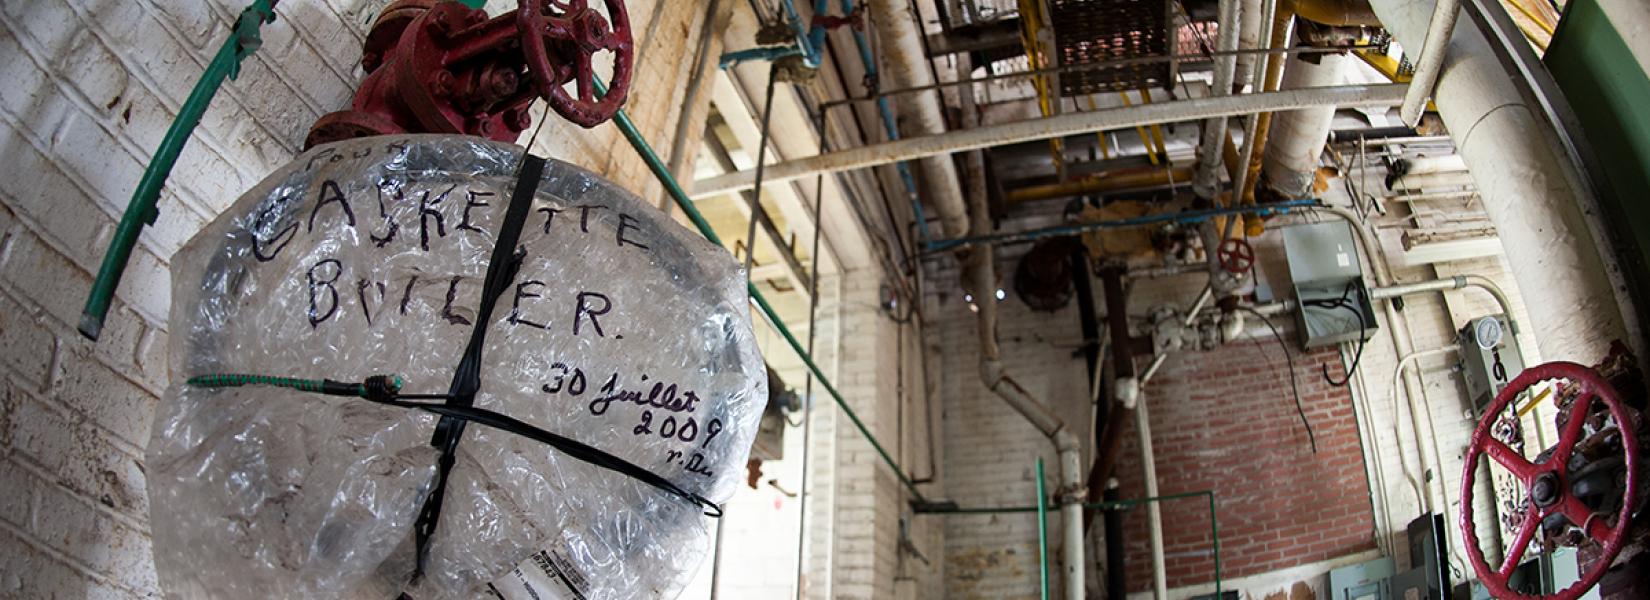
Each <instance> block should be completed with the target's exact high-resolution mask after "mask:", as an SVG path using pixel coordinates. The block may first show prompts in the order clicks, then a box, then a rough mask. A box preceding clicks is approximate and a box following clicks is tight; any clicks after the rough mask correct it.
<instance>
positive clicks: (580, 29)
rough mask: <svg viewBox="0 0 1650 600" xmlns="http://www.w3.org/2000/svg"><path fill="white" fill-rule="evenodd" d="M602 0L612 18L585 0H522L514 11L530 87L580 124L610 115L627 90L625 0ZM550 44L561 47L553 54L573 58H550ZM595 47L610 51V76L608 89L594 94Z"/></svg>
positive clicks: (629, 56)
mask: <svg viewBox="0 0 1650 600" xmlns="http://www.w3.org/2000/svg"><path fill="white" fill-rule="evenodd" d="M605 2H606V3H607V14H608V15H610V16H611V17H612V19H613V20H612V23H609V22H608V20H607V19H606V18H603V17H602V15H601V13H599V12H597V11H595V10H593V9H591V8H590V7H589V5H588V0H565V1H563V0H521V2H520V8H518V9H517V13H516V27H517V29H518V30H519V31H520V35H521V48H522V53H523V54H524V55H525V56H526V58H527V72H528V74H529V75H530V76H532V78H533V86H534V89H535V90H537V91H538V93H539V95H540V96H542V97H543V98H544V99H545V101H547V102H549V103H550V108H552V109H555V111H556V114H559V115H561V116H562V118H564V119H567V120H569V121H572V122H574V123H578V124H579V125H582V126H584V127H595V126H596V125H599V124H601V123H602V122H603V121H606V120H608V119H611V118H613V115H614V114H615V113H617V112H619V107H621V106H624V100H625V96H626V95H627V94H628V93H629V91H630V70H631V63H632V61H633V59H634V57H633V56H632V48H633V44H632V43H631V39H630V17H629V15H628V14H626V13H625V8H624V0H605ZM552 45H554V47H556V48H557V49H559V50H562V52H558V53H557V56H573V57H575V58H574V60H573V64H571V65H565V64H561V63H560V62H559V61H555V60H551V47H552ZM599 52H612V53H613V77H612V79H611V80H610V81H608V90H607V95H606V96H603V97H602V98H600V99H597V98H596V83H595V77H596V72H595V68H594V66H593V64H594V60H593V59H594V58H595V55H596V54H597V53H599ZM570 81H571V82H573V83H574V85H575V87H576V88H577V89H578V97H576V98H575V97H573V96H572V95H569V94H568V93H567V90H566V89H563V88H562V86H563V85H565V84H566V83H568V82H570Z"/></svg>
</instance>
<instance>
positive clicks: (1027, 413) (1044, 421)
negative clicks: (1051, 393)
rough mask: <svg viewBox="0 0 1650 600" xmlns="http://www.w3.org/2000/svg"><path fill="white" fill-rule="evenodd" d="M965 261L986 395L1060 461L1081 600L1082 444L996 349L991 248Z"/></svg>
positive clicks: (979, 217) (1069, 582)
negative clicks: (1032, 430)
mask: <svg viewBox="0 0 1650 600" xmlns="http://www.w3.org/2000/svg"><path fill="white" fill-rule="evenodd" d="M975 196H976V198H977V200H976V202H974V204H975V213H974V215H975V216H974V220H975V223H976V224H983V225H985V227H989V219H990V217H989V215H988V213H987V211H986V209H985V206H984V199H983V194H976V195H975ZM966 261H967V263H968V267H967V268H968V271H967V275H968V279H969V281H970V283H971V287H972V289H973V290H974V294H975V296H976V297H978V298H982V301H980V302H978V303H976V304H975V306H976V307H978V308H979V312H978V316H979V336H980V381H981V382H982V383H984V384H985V387H986V389H989V390H991V392H992V393H994V394H996V395H997V396H998V397H1000V398H1002V399H1003V401H1004V402H1006V403H1008V405H1009V406H1010V407H1011V408H1013V409H1014V410H1015V411H1017V412H1019V413H1020V414H1021V415H1022V416H1024V417H1025V419H1026V421H1028V422H1030V423H1031V425H1032V426H1033V427H1036V428H1037V431H1039V432H1042V434H1043V435H1045V436H1047V437H1048V438H1049V440H1050V441H1052V442H1053V443H1054V449H1055V452H1056V453H1057V454H1058V455H1059V465H1060V487H1059V489H1058V490H1057V495H1058V496H1059V501H1060V519H1061V525H1062V527H1063V528H1064V530H1065V556H1064V558H1063V562H1064V565H1063V566H1062V569H1063V571H1064V575H1065V576H1064V581H1065V587H1066V597H1067V598H1071V599H1073V600H1078V599H1081V598H1082V597H1083V587H1084V583H1083V582H1084V574H1083V568H1084V566H1083V565H1084V562H1083V550H1084V548H1083V517H1082V510H1083V498H1084V488H1083V479H1082V477H1083V476H1082V468H1083V467H1082V444H1081V442H1079V441H1078V439H1077V435H1076V434H1075V433H1073V432H1072V430H1071V429H1070V428H1068V427H1066V425H1065V423H1064V422H1062V421H1061V420H1060V418H1059V417H1057V416H1055V415H1054V412H1053V411H1052V410H1050V409H1049V408H1048V406H1047V405H1046V404H1044V403H1042V402H1041V401H1038V400H1037V399H1036V398H1033V397H1032V396H1031V394H1030V393H1029V392H1027V391H1026V389H1025V388H1024V387H1022V386H1021V385H1020V383H1019V382H1018V381H1015V380H1014V378H1013V377H1012V376H1010V375H1009V374H1008V372H1007V371H1006V370H1005V369H1004V368H1003V363H1002V351H1001V349H1000V347H999V346H998V345H997V303H996V302H992V301H991V300H990V298H991V291H990V290H994V289H996V286H997V275H996V265H995V264H993V261H995V252H993V248H992V247H991V246H990V245H982V246H980V247H978V248H975V249H974V250H973V252H972V253H971V254H970V256H969V257H968V258H967V259H966Z"/></svg>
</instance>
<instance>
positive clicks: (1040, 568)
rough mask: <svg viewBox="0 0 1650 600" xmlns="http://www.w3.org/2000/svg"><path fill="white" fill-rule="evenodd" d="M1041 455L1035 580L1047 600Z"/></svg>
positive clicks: (1039, 460)
mask: <svg viewBox="0 0 1650 600" xmlns="http://www.w3.org/2000/svg"><path fill="white" fill-rule="evenodd" d="M1044 485H1045V484H1044V482H1043V457H1041V456H1039V457H1037V581H1038V583H1039V584H1040V585H1041V588H1040V589H1042V591H1043V600H1048V499H1047V498H1046V497H1045V495H1046V494H1047V493H1048V492H1047V491H1045V490H1044V489H1043V486H1044Z"/></svg>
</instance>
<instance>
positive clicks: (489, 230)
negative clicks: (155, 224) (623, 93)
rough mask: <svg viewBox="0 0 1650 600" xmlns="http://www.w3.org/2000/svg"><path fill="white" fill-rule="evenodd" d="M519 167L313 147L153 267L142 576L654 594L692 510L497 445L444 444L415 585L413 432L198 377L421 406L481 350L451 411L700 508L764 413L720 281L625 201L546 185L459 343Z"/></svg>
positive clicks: (369, 148) (452, 141)
mask: <svg viewBox="0 0 1650 600" xmlns="http://www.w3.org/2000/svg"><path fill="white" fill-rule="evenodd" d="M521 153H522V150H521V149H520V148H518V147H515V146H511V145H506V144H499V143H493V142H488V141H484V140H480V139H476V138H460V137H449V136H407V137H399V138H368V139H362V140H354V141H348V142H340V143H337V144H332V145H329V146H323V147H320V148H316V149H314V150H311V151H310V152H308V153H306V154H304V155H303V156H300V157H298V159H296V160H295V161H294V162H293V163H292V164H290V165H288V166H286V167H284V168H282V169H280V170H279V171H277V172H276V173H274V174H273V175H271V176H270V177H269V178H267V179H265V180H264V181H263V182H262V183H260V184H259V185H258V186H257V187H255V188H254V189H253V190H252V191H250V192H248V193H247V194H246V195H245V196H243V197H242V198H241V199H240V200H238V201H237V202H236V203H235V204H234V206H232V207H231V208H230V209H229V210H228V211H226V212H225V213H224V215H223V216H221V217H219V218H218V219H217V220H216V221H214V222H213V223H212V224H211V225H209V226H207V227H206V229H205V230H204V231H202V232H201V233H200V234H199V235H197V236H196V237H195V238H194V239H193V240H191V241H190V242H189V244H188V245H187V246H186V247H185V248H184V249H183V250H181V251H180V252H179V253H178V254H177V256H176V257H175V259H174V261H173V267H172V269H173V306H172V315H171V323H172V342H171V348H170V349H169V350H170V352H171V364H172V369H173V380H174V384H173V386H172V388H171V389H170V390H168V392H167V395H166V398H165V399H164V401H163V403H162V406H161V408H160V412H159V414H158V415H157V417H156V421H155V424H154V429H153V434H152V435H153V437H152V439H151V441H150V444H149V449H148V460H147V469H148V475H149V493H150V495H151V506H152V511H151V512H152V515H151V517H152V525H153V530H154V537H155V542H154V549H155V559H156V565H157V568H158V570H159V573H160V577H161V582H162V584H163V586H164V587H165V588H166V589H167V590H168V592H169V593H171V594H173V595H176V596H182V597H241V598H246V597H351V598H356V597H368V598H370V597H380V598H387V597H394V596H396V595H397V594H399V593H401V592H406V593H407V594H409V595H410V596H412V597H413V598H417V599H419V600H423V599H424V598H446V597H453V598H458V597H464V598H468V597H475V596H478V595H483V594H488V593H492V594H496V595H499V596H502V597H505V598H513V597H517V596H518V594H519V593H521V592H524V591H525V590H524V588H525V587H526V586H532V587H534V588H535V589H534V590H533V594H535V595H537V597H540V598H563V597H566V598H572V597H580V596H582V597H588V598H631V597H673V596H674V595H676V594H677V593H678V592H679V591H680V590H681V588H682V587H683V586H684V585H685V584H686V581H687V579H688V578H689V577H690V576H691V574H692V573H693V572H694V571H695V570H696V568H697V567H698V565H699V563H700V560H701V559H702V558H703V557H704V555H705V554H706V549H707V546H708V540H709V533H708V529H707V523H709V522H710V520H709V519H706V518H705V517H703V516H702V512H703V509H702V508H701V507H699V506H697V505H695V504H694V503H692V502H689V501H686V500H684V499H682V498H680V497H678V496H674V495H670V494H667V493H664V492H663V491H661V490H660V489H658V488H656V487H653V486H650V485H647V484H645V483H643V482H641V481H638V480H636V479H634V478H632V477H629V476H626V475H623V474H620V473H617V472H614V471H612V470H608V469H606V468H602V467H598V466H594V465H592V464H589V463H586V462H582V461H580V460H576V459H574V458H572V457H570V456H568V455H567V454H565V453H562V452H559V451H558V450H556V449H553V448H551V447H549V446H547V445H544V444H541V443H539V442H536V441H533V440H530V439H527V438H525V437H521V436H518V435H515V434H512V433H509V432H506V431H501V430H498V429H493V428H490V427H485V426H479V425H471V426H470V427H469V428H467V429H466V430H465V432H464V435H463V437H462V439H461V442H460V444H459V446H458V452H457V455H456V458H457V460H456V465H455V466H454V468H453V469H452V472H451V476H450V478H449V480H448V482H447V486H446V490H445V494H444V496H443V498H444V508H443V510H442V512H441V518H440V522H439V527H438V528H437V529H436V531H435V533H434V536H433V538H431V542H430V550H429V553H428V562H427V565H426V568H425V572H424V575H423V577H422V578H421V579H419V581H418V582H417V583H416V584H409V583H408V582H409V581H410V579H411V576H412V574H413V572H414V566H415V556H416V552H415V551H414V535H413V524H414V522H415V521H416V519H417V518H418V515H419V510H420V507H421V506H422V505H423V504H424V501H425V499H426V497H428V496H429V495H430V494H431V493H432V488H433V487H434V485H433V482H434V480H435V473H436V460H437V456H438V450H437V449H436V448H434V447H432V446H431V436H432V431H433V429H434V425H435V422H436V420H437V417H434V416H432V415H429V414H426V413H424V412H420V411H414V410H405V409H402V408H395V407H390V406H383V405H380V404H374V403H371V402H368V401H366V400H361V399H351V398H339V397H333V396H321V395H314V394H308V393H304V392H301V391H297V390H293V389H285V388H280V387H271V386H247V387H233V388H222V389H208V388H201V387H193V386H189V385H186V384H184V383H183V382H184V381H185V380H186V379H188V378H190V377H196V376H202V375H210V374H221V373H255V374H261V375H270V376H280V377H294V378H309V379H322V378H330V379H333V380H340V381H362V380H364V379H366V378H367V377H369V376H371V375H377V374H397V375H400V376H401V377H402V378H403V380H404V390H405V391H406V392H409V393H438V394H439V393H445V392H446V391H447V390H448V386H449V384H450V383H451V382H452V381H453V378H454V368H455V366H456V365H457V364H458V363H459V360H460V356H461V355H462V354H463V353H464V348H465V345H466V342H467V340H468V339H469V338H470V334H471V330H472V328H473V327H476V326H484V327H487V328H488V329H487V335H486V338H485V346H484V353H483V360H482V362H481V387H480V391H479V393H478V394H477V395H476V397H475V406H477V407H479V408H484V409H488V410H492V411H495V412H498V413H503V414H506V415H509V416H512V417H514V418H516V419H520V420H522V421H525V422H528V423H531V424H532V425H535V426H537V427H539V428H542V429H544V430H547V431H550V432H554V433H557V434H560V435H563V436H566V437H569V438H573V439H575V440H577V441H579V442H582V443H585V444H588V445H590V446H593V447H595V448H598V449H601V450H603V451H606V452H608V453H610V454H612V455H615V456H618V457H620V458H622V459H624V460H627V461H629V462H631V463H633V464H635V465H638V466H640V467H642V468H645V469H647V470H648V471H651V472H653V473H656V474H658V475H661V476H663V477H665V478H666V479H668V480H669V481H670V482H671V483H674V484H675V485H677V486H679V487H681V488H683V489H685V490H687V491H689V492H692V493H694V494H698V495H700V496H703V497H705V498H707V499H709V500H710V501H712V502H716V503H721V502H724V501H726V500H727V498H728V497H729V496H730V495H731V494H732V493H733V489H734V486H735V485H736V484H737V482H738V481H739V480H740V479H741V475H742V471H743V469H742V467H743V466H744V464H745V461H746V457H747V455H748V453H749V451H750V446H751V442H752V440H753V438H754V436H755V434H756V430H757V421H758V419H759V418H760V417H761V414H762V410H763V407H764V405H765V403H766V400H767V381H766V378H765V371H764V367H763V364H762V359H761V357H760V356H759V354H758V352H757V348H756V344H755V341H754V339H753V338H752V333H751V323H750V312H749V309H748V304H747V295H746V291H745V284H744V278H743V276H742V274H741V273H740V271H739V268H738V266H737V265H736V264H735V262H734V261H733V260H732V259H731V257H730V256H729V255H728V254H727V252H725V251H724V250H722V249H721V248H718V247H716V246H714V245H711V244H710V243H708V242H706V241H705V240H703V239H702V238H699V237H698V236H696V235H693V234H692V233H691V232H689V231H687V230H685V229H683V228H682V227H680V226H678V225H676V224H675V223H672V222H670V221H669V220H668V219H667V218H666V217H665V216H663V215H661V214H660V213H658V212H657V211H656V210H654V209H653V208H652V207H650V206H647V205H646V204H645V203H644V202H642V201H641V200H640V199H638V198H636V197H635V196H634V195H633V194H631V193H629V192H627V191H624V190H623V189H620V188H619V187H617V186H615V185H614V184H612V183H610V182H608V181H606V180H603V179H602V178H600V177H598V176H596V175H594V174H592V173H589V172H587V171H585V170H583V169H580V168H578V167H574V166H571V165H567V164H564V163H559V162H556V161H550V162H549V164H548V165H547V166H546V167H545V170H544V174H543V177H542V178H541V179H540V182H539V185H538V189H537V193H536V196H535V197H534V198H533V200H532V202H533V203H532V205H531V212H530V213H528V214H529V216H528V219H527V221H526V222H525V228H524V230H523V232H522V234H521V238H520V246H521V247H522V248H524V249H525V256H524V258H523V259H522V262H521V266H520V269H519V272H518V273H517V274H516V276H515V278H514V280H513V281H511V282H510V285H509V286H508V288H506V289H505V291H504V292H503V294H502V296H501V298H500V299H499V301H498V303H497V304H496V305H495V307H496V308H495V312H494V313H493V315H494V317H493V318H492V319H491V322H488V323H480V324H477V323H475V322H474V321H476V320H477V316H478V310H477V308H478V306H480V303H481V296H482V290H481V288H482V281H483V279H484V276H485V274H486V271H487V266H488V263H489V255H490V253H491V252H492V250H493V245H494V240H495V234H496V232H497V231H498V230H499V227H500V224H501V223H502V221H503V220H504V214H505V209H506V207H507V206H508V205H509V203H510V199H511V196H512V191H513V190H514V188H515V184H516V181H515V174H516V169H517V167H518V165H519V164H520V162H521V158H522V154H521Z"/></svg>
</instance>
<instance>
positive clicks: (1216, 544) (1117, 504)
mask: <svg viewBox="0 0 1650 600" xmlns="http://www.w3.org/2000/svg"><path fill="white" fill-rule="evenodd" d="M1116 489H1117V481H1116V480H1115V479H1114V480H1112V481H1110V482H1108V484H1107V490H1108V492H1109V494H1108V495H1110V496H1115V495H1116ZM1184 498H1207V499H1208V505H1209V538H1210V543H1211V545H1212V548H1213V551H1214V561H1215V595H1214V597H1215V598H1220V597H1221V591H1222V586H1223V585H1224V584H1223V582H1222V581H1221V572H1220V519H1219V516H1218V515H1217V514H1216V510H1215V507H1216V502H1215V492H1214V490H1201V491H1196V492H1181V493H1178V494H1165V495H1162V496H1147V497H1144V498H1130V499H1127V500H1106V501H1103V502H1089V503H1086V504H1080V505H1078V507H1079V508H1084V509H1089V510H1102V511H1106V514H1107V515H1108V516H1110V515H1114V514H1118V511H1120V510H1122V509H1126V508H1130V507H1133V506H1139V505H1141V504H1160V503H1163V502H1167V501H1170V500H1180V499H1184ZM1047 502H1048V501H1047V499H1044V501H1043V506H1001V507H940V506H928V507H918V508H917V509H916V510H915V512H917V513H918V514H939V515H999V514H1015V513H1034V512H1038V511H1039V510H1047V508H1048V506H1047ZM1111 543H1112V541H1111V540H1110V539H1109V538H1108V539H1107V541H1106V544H1107V546H1108V547H1109V546H1110V545H1111ZM1117 543H1118V544H1119V550H1121V547H1122V546H1121V545H1122V540H1121V539H1119V540H1117ZM1121 575H1122V573H1121V572H1118V573H1107V577H1108V579H1109V578H1111V577H1114V576H1121ZM1119 583H1121V581H1120V580H1119ZM1107 597H1108V598H1122V597H1123V596H1122V595H1121V594H1114V595H1108V596H1107Z"/></svg>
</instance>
